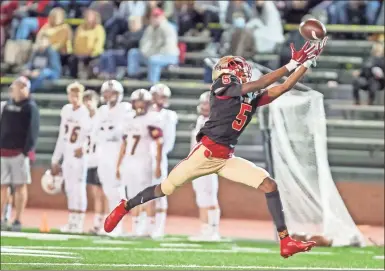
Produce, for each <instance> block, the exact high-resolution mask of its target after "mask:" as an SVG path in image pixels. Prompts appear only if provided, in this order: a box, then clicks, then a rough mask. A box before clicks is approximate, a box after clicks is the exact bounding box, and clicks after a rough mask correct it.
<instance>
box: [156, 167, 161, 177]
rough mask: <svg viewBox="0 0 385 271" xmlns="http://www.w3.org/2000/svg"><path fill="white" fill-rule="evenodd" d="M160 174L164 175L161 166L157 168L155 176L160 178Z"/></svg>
mask: <svg viewBox="0 0 385 271" xmlns="http://www.w3.org/2000/svg"><path fill="white" fill-rule="evenodd" d="M160 176H162V170H161V169H160V167H156V168H155V178H157V179H159V178H160Z"/></svg>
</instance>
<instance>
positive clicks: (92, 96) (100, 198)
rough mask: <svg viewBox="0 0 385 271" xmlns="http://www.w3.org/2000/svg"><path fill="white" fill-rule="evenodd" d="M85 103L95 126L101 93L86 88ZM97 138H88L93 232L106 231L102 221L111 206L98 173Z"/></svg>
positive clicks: (88, 172) (88, 174)
mask: <svg viewBox="0 0 385 271" xmlns="http://www.w3.org/2000/svg"><path fill="white" fill-rule="evenodd" d="M83 102H84V105H85V106H86V107H87V109H88V111H89V112H90V117H91V126H92V128H94V127H95V126H96V125H97V121H98V111H97V110H98V104H99V95H98V94H97V93H96V92H95V91H94V90H86V91H85V92H84V96H83ZM96 140H97V139H96V138H95V136H94V135H90V136H89V138H88V147H87V154H88V171H87V185H88V187H89V191H90V193H91V195H92V198H93V203H94V208H93V210H94V225H93V227H92V228H91V230H90V231H89V232H90V233H93V234H99V233H104V230H103V229H102V223H103V220H104V217H105V216H106V214H108V212H109V210H110V208H109V206H108V201H107V198H106V196H105V195H104V192H103V189H102V186H101V183H100V180H99V175H98V155H97V152H96V151H97V146H96Z"/></svg>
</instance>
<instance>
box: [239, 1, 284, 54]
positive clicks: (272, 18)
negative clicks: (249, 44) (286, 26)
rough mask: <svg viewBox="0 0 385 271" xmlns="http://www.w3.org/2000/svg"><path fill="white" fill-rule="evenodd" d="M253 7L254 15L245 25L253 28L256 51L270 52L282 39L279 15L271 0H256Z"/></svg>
mask: <svg viewBox="0 0 385 271" xmlns="http://www.w3.org/2000/svg"><path fill="white" fill-rule="evenodd" d="M254 8H255V14H256V17H255V18H253V19H251V20H250V21H249V22H248V23H247V25H246V27H247V28H249V29H252V30H253V34H254V40H255V45H256V48H257V51H258V53H272V52H274V50H275V49H276V47H277V45H278V44H281V43H283V41H284V36H283V27H282V21H281V15H280V14H279V11H278V9H277V7H276V6H275V4H274V2H272V1H265V0H257V1H255V6H254Z"/></svg>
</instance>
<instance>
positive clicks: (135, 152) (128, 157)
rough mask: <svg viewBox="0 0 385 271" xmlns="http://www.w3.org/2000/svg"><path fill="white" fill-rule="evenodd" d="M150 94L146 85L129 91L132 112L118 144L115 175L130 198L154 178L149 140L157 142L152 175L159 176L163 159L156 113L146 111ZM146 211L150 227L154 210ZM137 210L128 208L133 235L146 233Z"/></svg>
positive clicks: (149, 101) (160, 134) (150, 142)
mask: <svg viewBox="0 0 385 271" xmlns="http://www.w3.org/2000/svg"><path fill="white" fill-rule="evenodd" d="M151 99H152V97H151V94H150V93H149V92H148V91H147V90H145V89H138V90H136V91H134V92H133V93H132V95H131V103H132V108H133V109H134V111H135V112H133V113H132V114H131V115H130V118H129V119H128V120H127V125H126V128H125V131H124V141H123V144H122V146H121V151H120V156H119V161H118V164H117V176H118V177H121V180H122V183H123V184H124V186H125V193H126V198H127V199H130V198H132V197H134V196H135V195H136V194H137V193H139V192H140V191H142V190H143V189H144V188H146V187H148V186H151V184H152V180H153V174H154V171H153V166H152V164H153V154H152V144H153V142H154V141H155V142H156V144H157V157H156V160H157V161H156V166H155V176H156V177H157V178H159V177H160V176H161V159H162V146H163V142H162V140H163V139H162V130H161V129H160V118H159V114H157V113H156V112H153V111H149V110H148V109H149V107H150V105H151ZM146 211H147V220H148V221H149V223H148V224H147V225H148V226H149V231H151V228H152V227H153V224H154V220H155V218H154V215H155V213H154V212H153V211H151V210H148V209H147V210H146ZM139 213H140V210H139V209H134V210H132V212H131V215H132V216H133V218H132V230H133V235H142V234H145V233H147V231H146V230H143V229H142V228H140V227H139V225H138V223H139V221H140V220H139V217H138V215H139Z"/></svg>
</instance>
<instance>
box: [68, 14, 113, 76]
mask: <svg viewBox="0 0 385 271" xmlns="http://www.w3.org/2000/svg"><path fill="white" fill-rule="evenodd" d="M105 40H106V33H105V31H104V28H103V26H102V25H101V23H100V15H99V13H98V12H96V11H94V10H92V9H88V10H86V12H85V13H84V22H83V23H82V24H81V25H79V26H78V28H77V29H76V32H75V38H74V42H73V55H72V56H71V57H70V58H69V60H68V62H69V63H68V65H69V68H70V74H71V76H72V77H74V78H77V77H78V71H79V66H80V70H81V72H82V77H88V76H89V75H90V73H91V72H90V71H89V68H88V66H89V64H90V62H91V61H92V60H95V59H97V58H98V57H99V56H100V55H101V54H102V53H103V51H104V43H105Z"/></svg>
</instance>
